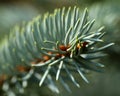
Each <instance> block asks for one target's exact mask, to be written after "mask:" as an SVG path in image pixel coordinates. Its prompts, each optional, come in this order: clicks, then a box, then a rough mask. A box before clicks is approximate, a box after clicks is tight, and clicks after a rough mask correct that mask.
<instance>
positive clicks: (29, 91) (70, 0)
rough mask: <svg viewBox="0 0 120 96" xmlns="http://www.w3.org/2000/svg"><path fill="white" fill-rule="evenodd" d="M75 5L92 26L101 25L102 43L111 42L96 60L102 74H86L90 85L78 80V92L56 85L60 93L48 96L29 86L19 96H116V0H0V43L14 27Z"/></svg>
mask: <svg viewBox="0 0 120 96" xmlns="http://www.w3.org/2000/svg"><path fill="white" fill-rule="evenodd" d="M75 5H76V6H78V7H80V8H81V10H82V9H84V8H85V7H87V8H88V10H89V15H90V18H95V19H96V23H95V25H94V27H95V28H97V27H99V26H100V25H102V26H103V25H104V26H105V31H106V32H107V34H106V36H105V37H104V40H105V41H106V42H107V43H109V42H115V45H114V46H112V47H110V48H108V49H107V50H106V52H107V53H108V54H109V55H108V56H107V57H105V58H103V59H101V60H100V62H101V63H104V64H105V66H106V67H105V72H104V73H95V72H92V73H90V74H88V75H87V77H88V79H89V80H90V84H85V83H84V82H83V81H81V80H80V84H81V88H79V89H78V88H76V87H75V86H73V85H72V84H71V83H70V87H71V89H72V91H73V92H72V93H68V92H66V91H65V90H64V89H62V86H60V85H59V84H58V86H59V88H60V91H61V92H60V94H55V93H52V92H51V91H50V90H49V89H48V88H46V86H43V87H42V88H39V87H38V86H35V84H31V85H30V86H29V88H26V92H25V95H22V96H120V0H0V42H2V40H3V38H5V37H6V35H8V34H9V33H10V30H11V29H12V28H13V27H14V25H16V24H21V23H22V22H24V21H29V20H32V18H34V17H36V16H37V15H39V14H43V13H46V12H50V13H51V12H53V11H54V9H55V8H61V7H63V6H65V7H69V6H75ZM33 86H34V88H33ZM0 96H1V95H0Z"/></svg>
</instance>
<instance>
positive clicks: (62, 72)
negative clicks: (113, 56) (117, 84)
mask: <svg viewBox="0 0 120 96" xmlns="http://www.w3.org/2000/svg"><path fill="white" fill-rule="evenodd" d="M80 14H81V12H80V9H79V8H77V7H74V8H71V7H69V8H68V9H65V8H62V9H56V10H55V11H54V13H53V14H49V13H46V14H44V15H41V16H38V17H36V18H34V19H33V20H32V21H30V22H28V23H25V24H23V25H22V26H15V28H14V29H13V32H12V33H10V35H9V36H8V38H5V40H4V42H3V43H1V45H0V56H1V58H0V66H1V67H0V72H1V75H3V74H5V76H6V75H7V76H8V77H7V78H5V80H3V81H4V82H5V81H8V80H9V79H10V80H11V78H13V77H16V82H23V87H25V86H27V82H28V81H29V80H31V79H32V77H34V78H35V79H37V80H39V86H42V85H43V84H44V83H46V84H48V87H49V88H50V89H51V90H52V91H54V92H57V93H59V90H58V88H57V86H56V84H55V80H54V78H55V79H56V80H59V81H60V82H61V84H63V86H64V87H65V89H66V90H67V91H70V88H69V86H68V85H67V83H66V82H65V81H64V79H65V76H67V77H68V80H70V81H72V82H73V84H74V85H76V86H77V87H80V84H78V83H77V81H76V79H75V76H74V74H72V73H73V71H74V72H76V73H78V74H79V75H80V76H81V78H82V79H83V80H84V81H85V82H86V83H89V81H88V79H87V78H86V76H85V74H84V71H85V70H92V71H97V72H101V71H102V68H103V67H104V65H102V64H100V63H97V62H95V61H93V60H94V59H98V58H101V57H103V56H105V54H103V53H102V52H101V51H103V50H104V49H106V48H108V47H110V46H112V45H114V43H110V44H107V45H105V46H103V47H100V48H96V46H95V45H96V44H97V43H103V40H102V39H101V38H102V37H103V35H104V32H102V29H103V27H100V28H99V29H97V30H95V31H94V32H93V31H92V26H93V25H94V22H95V20H94V19H93V20H89V18H88V10H87V9H85V10H84V12H83V16H82V17H81V16H80ZM2 79H3V77H0V80H2ZM4 84H6V83H3V82H0V85H2V86H4ZM15 84H16V83H15ZM7 85H9V84H8V83H7ZM28 86H29V84H28ZM54 88H55V90H56V91H55V90H54ZM3 89H5V88H3ZM6 90H7V89H6Z"/></svg>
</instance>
